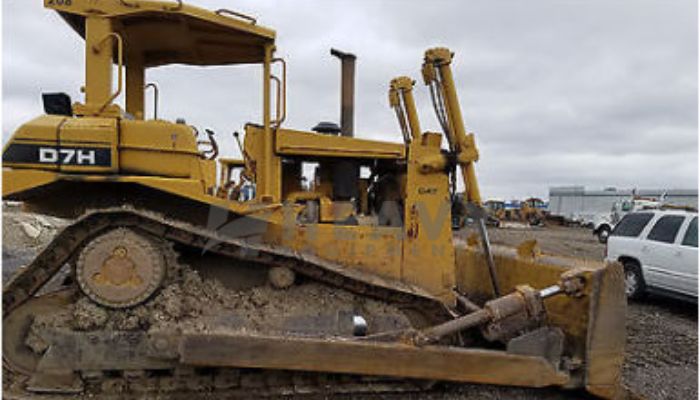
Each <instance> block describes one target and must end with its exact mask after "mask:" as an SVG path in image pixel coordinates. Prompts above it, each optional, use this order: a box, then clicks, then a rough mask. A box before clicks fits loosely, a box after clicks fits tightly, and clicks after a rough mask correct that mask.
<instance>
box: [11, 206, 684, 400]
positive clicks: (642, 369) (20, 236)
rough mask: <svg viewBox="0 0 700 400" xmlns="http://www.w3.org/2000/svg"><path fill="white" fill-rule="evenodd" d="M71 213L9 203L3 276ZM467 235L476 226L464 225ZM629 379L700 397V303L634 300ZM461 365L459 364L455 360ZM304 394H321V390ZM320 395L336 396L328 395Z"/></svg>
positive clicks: (676, 395) (567, 240)
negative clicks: (33, 210)
mask: <svg viewBox="0 0 700 400" xmlns="http://www.w3.org/2000/svg"><path fill="white" fill-rule="evenodd" d="M65 224H66V221H63V220H59V219H55V218H46V217H41V216H36V215H33V214H26V213H22V212H20V211H19V209H17V208H16V207H5V206H4V207H3V255H2V261H3V271H2V274H3V279H4V280H7V279H8V277H9V276H11V275H12V273H13V272H14V271H15V270H16V269H17V268H18V267H19V266H21V265H23V264H26V263H27V262H28V261H29V260H31V259H32V258H33V257H34V255H35V254H36V253H37V252H38V251H39V250H40V249H41V248H42V247H43V246H44V245H45V244H46V243H48V241H50V240H51V238H52V237H53V235H54V234H55V233H56V232H57V231H58V230H59V229H60V228H61V227H62V226H63V225H65ZM457 234H458V235H466V234H468V232H464V231H462V232H458V233H457ZM489 235H490V237H491V241H492V242H493V243H494V244H502V245H509V246H515V245H517V244H519V243H520V242H522V241H523V240H527V239H537V240H538V242H539V244H540V247H541V248H542V250H543V251H544V252H546V253H551V254H562V255H568V256H574V257H580V258H587V259H593V260H602V258H603V254H604V245H601V244H599V243H598V242H597V240H596V238H595V237H594V236H593V235H592V234H591V232H590V230H588V229H582V228H565V227H551V228H550V227H548V228H531V229H529V228H528V229H515V228H508V229H490V230H489ZM627 330H628V332H627V333H628V338H627V349H626V361H625V366H624V380H625V383H626V384H627V385H628V386H629V387H630V388H631V389H632V390H633V391H635V392H636V393H638V394H641V395H643V396H644V397H646V398H647V399H649V400H653V399H688V398H697V394H698V383H697V382H698V381H697V374H698V368H697V352H698V334H697V307H696V306H695V305H693V304H686V303H683V302H679V301H675V300H667V299H663V298H658V297H649V298H647V299H645V300H644V301H641V302H634V303H632V304H630V306H629V313H628V316H627ZM455 367H456V368H458V366H455ZM302 398H319V396H318V395H315V396H307V397H302ZM320 398H328V396H321V397H320ZM332 398H334V399H336V398H337V399H392V400H393V399H396V400H398V399H419V400H428V399H430V400H432V399H436V400H437V399H479V400H480V399H484V400H485V399H528V400H529V399H532V400H534V399H547V400H549V399H580V398H586V395H585V394H584V393H580V392H577V393H567V392H562V391H557V390H531V389H519V388H504V387H493V386H487V385H453V384H441V385H437V386H436V387H435V388H434V389H432V390H430V391H428V392H422V393H415V394H406V393H402V394H396V395H390V394H382V395H352V396H350V395H347V396H341V395H337V396H332Z"/></svg>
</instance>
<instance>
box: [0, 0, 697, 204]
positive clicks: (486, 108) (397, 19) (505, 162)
mask: <svg viewBox="0 0 700 400" xmlns="http://www.w3.org/2000/svg"><path fill="white" fill-rule="evenodd" d="M190 3H192V4H195V5H200V6H203V7H207V8H221V7H229V8H235V9H236V10H238V11H242V12H245V13H249V14H253V15H256V16H257V17H258V20H259V23H261V24H262V25H265V26H269V27H272V28H274V29H276V30H277V34H278V53H277V54H278V55H279V56H282V57H284V58H285V59H286V60H287V62H288V66H289V72H288V81H289V88H288V103H289V105H288V119H287V122H286V126H287V127H290V128H298V129H309V128H311V127H312V126H314V125H315V124H316V123H317V122H318V121H321V120H337V119H338V114H339V76H340V73H339V70H340V67H339V63H338V61H337V60H336V59H334V58H332V57H331V56H330V55H329V54H328V50H329V48H331V47H337V48H339V49H342V50H345V51H350V52H353V53H355V54H357V56H358V65H357V68H358V71H357V89H356V90H357V93H356V101H357V110H356V122H355V127H356V135H357V136H358V137H363V138H373V139H381V140H390V141H397V142H398V141H400V140H401V135H400V132H399V130H398V126H397V122H396V121H395V119H394V115H393V113H392V112H391V110H390V109H389V107H388V105H387V100H386V90H387V86H388V82H389V81H390V80H391V79H392V78H393V77H395V76H398V75H409V76H412V77H414V78H416V79H417V80H419V81H420V79H419V78H420V64H421V60H422V54H423V52H424V50H425V49H427V48H429V47H433V46H447V47H450V48H451V49H452V50H453V51H455V52H456V60H455V62H454V69H455V75H456V76H455V78H456V81H457V84H458V90H459V95H460V99H461V103H462V108H463V113H464V118H465V122H466V125H467V127H468V129H469V130H470V131H473V132H475V133H476V135H477V144H478V146H479V148H480V151H481V161H480V162H479V164H478V170H477V171H478V176H479V180H480V184H481V187H482V192H484V195H485V196H486V197H501V198H515V197H522V196H529V195H538V196H544V197H546V195H547V190H548V187H549V186H553V185H571V184H576V185H586V186H589V187H592V188H596V187H598V188H600V187H605V186H617V187H640V188H697V182H698V115H697V113H698V104H697V101H698V100H697V91H698V65H697V63H698V35H697V31H698V21H697V17H698V10H697V7H698V6H697V2H696V1H695V0H674V1H668V0H628V1H623V0H615V1H610V0H597V1H592V0H541V1H528V2H523V1H519V0H513V1H492V0H470V1H457V0H453V1H447V0H442V1H441V0H438V1H429V2H428V1H418V0H410V1H399V0H384V1H374V0H373V1H370V0H333V1H329V0H294V1H292V0H287V1H282V0H277V1H272V0H236V1H235V2H234V1H214V0H191V1H190ZM2 11H3V28H2V33H3V38H2V42H3V52H2V55H3V58H2V67H3V85H2V88H3V93H2V95H3V107H2V111H3V113H2V130H3V141H6V140H7V139H8V137H9V136H10V135H11V133H12V132H13V130H14V129H16V128H17V126H18V125H20V124H21V123H22V122H24V121H27V120H28V119H30V118H32V117H34V116H36V115H38V114H40V113H41V112H42V108H41V103H40V94H41V92H42V91H64V92H67V93H69V94H70V95H71V96H72V97H73V99H74V100H81V99H82V96H81V95H80V92H79V87H80V85H81V84H82V80H83V67H84V62H83V49H82V47H81V40H80V39H79V37H78V36H77V35H76V34H75V33H73V32H72V31H71V30H70V28H69V27H68V26H67V25H66V24H65V23H63V21H62V20H61V19H60V18H59V17H58V16H57V15H56V14H54V13H52V12H49V11H46V10H44V9H43V8H42V1H40V0H31V1H28V0H3V1H2ZM147 79H148V80H149V81H153V82H157V83H158V84H159V85H160V88H161V104H160V114H161V115H160V117H161V118H166V119H175V118H177V117H184V118H185V119H186V120H187V121H188V122H189V123H191V124H194V125H196V126H198V127H209V128H212V129H213V130H215V131H216V132H218V133H219V136H220V140H221V141H224V142H226V144H225V146H224V149H225V152H226V153H228V155H235V154H236V149H235V147H234V146H233V139H232V137H231V136H230V133H231V132H233V131H234V130H240V129H242V126H243V125H244V123H245V122H247V121H259V120H260V104H261V100H260V79H261V78H260V71H259V67H251V66H246V67H221V68H195V67H165V68H160V69H156V70H153V71H149V73H148V75H147ZM417 102H418V103H419V112H420V116H421V122H422V125H423V129H424V130H438V125H437V122H436V120H435V116H434V115H433V113H432V108H431V106H430V100H429V96H428V94H427V91H426V88H425V87H424V86H423V85H422V84H421V83H420V82H419V84H418V85H417Z"/></svg>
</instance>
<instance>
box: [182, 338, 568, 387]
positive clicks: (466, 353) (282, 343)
mask: <svg viewBox="0 0 700 400" xmlns="http://www.w3.org/2000/svg"><path fill="white" fill-rule="evenodd" d="M180 362H181V363H183V364H188V365H192V366H209V367H239V368H270V369H284V370H296V371H315V372H332V373H347V374H362V375H377V376H387V377H401V378H415V379H429V380H442V381H453V382H476V383H485V384H495V385H512V386H528V387H544V386H552V385H557V386H560V385H564V384H566V382H568V379H569V376H568V374H566V373H565V372H562V371H559V370H557V369H556V368H555V367H554V366H553V365H552V364H551V363H550V362H548V361H547V360H546V359H545V358H543V357H532V356H522V355H515V354H508V353H506V352H503V351H493V350H482V349H466V348H457V347H448V346H425V347H416V346H412V345H408V344H403V343H380V342H370V341H359V340H342V339H313V338H299V337H285V336H257V335H246V334H206V335H205V334H190V335H185V336H184V337H183V338H182V340H181V342H180Z"/></svg>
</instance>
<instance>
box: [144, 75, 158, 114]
mask: <svg viewBox="0 0 700 400" xmlns="http://www.w3.org/2000/svg"><path fill="white" fill-rule="evenodd" d="M143 88H144V90H148V88H152V89H153V119H158V98H159V97H160V96H159V92H160V90H159V89H158V85H157V84H155V83H154V82H151V83H149V84H147V85H146V86H144V87H143Z"/></svg>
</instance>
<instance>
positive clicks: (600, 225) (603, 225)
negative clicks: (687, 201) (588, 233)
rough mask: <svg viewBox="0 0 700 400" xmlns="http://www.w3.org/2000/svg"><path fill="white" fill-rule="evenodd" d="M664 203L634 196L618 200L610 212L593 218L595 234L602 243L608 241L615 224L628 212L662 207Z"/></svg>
mask: <svg viewBox="0 0 700 400" xmlns="http://www.w3.org/2000/svg"><path fill="white" fill-rule="evenodd" d="M661 205H662V203H661V202H659V201H658V200H656V199H650V198H645V197H638V196H634V197H632V198H631V199H629V200H622V201H616V202H615V203H614V204H613V206H612V209H611V210H610V213H608V214H600V215H597V216H596V218H595V219H594V220H593V235H595V236H597V237H598V241H599V242H600V243H607V241H608V237H609V236H610V233H611V232H612V231H613V229H614V228H615V225H616V224H617V223H618V222H620V220H621V219H622V217H624V216H625V215H627V213H630V212H633V211H639V210H647V209H655V208H660V207H661Z"/></svg>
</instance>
